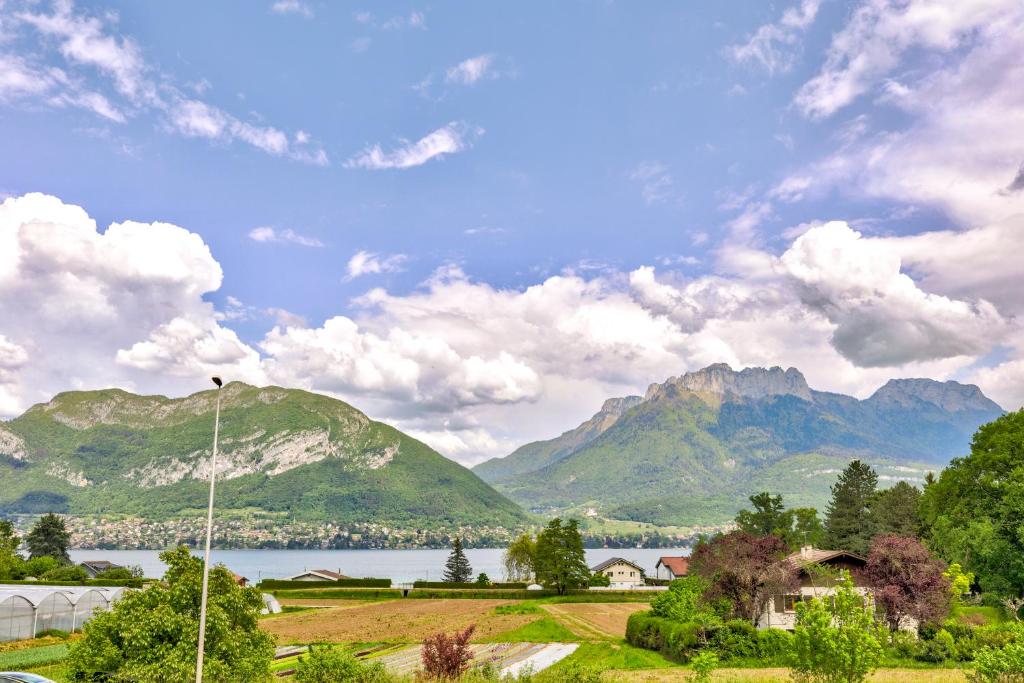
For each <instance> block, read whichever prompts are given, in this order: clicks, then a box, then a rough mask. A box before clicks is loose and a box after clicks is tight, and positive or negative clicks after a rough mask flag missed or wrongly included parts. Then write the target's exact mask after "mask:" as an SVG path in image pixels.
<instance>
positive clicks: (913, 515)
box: [869, 481, 921, 536]
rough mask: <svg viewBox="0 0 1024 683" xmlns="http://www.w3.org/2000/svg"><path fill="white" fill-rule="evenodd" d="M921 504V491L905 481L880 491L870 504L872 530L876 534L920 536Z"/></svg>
mask: <svg viewBox="0 0 1024 683" xmlns="http://www.w3.org/2000/svg"><path fill="white" fill-rule="evenodd" d="M920 502H921V490H920V489H919V488H917V487H916V486H911V485H910V484H908V483H907V482H905V481H901V482H898V483H897V484H896V485H895V486H893V487H892V488H888V489H882V490H881V491H878V492H877V493H875V495H874V498H872V499H871V502H870V503H869V507H870V508H871V526H872V529H873V530H874V532H875V533H876V534H895V535H897V536H920V534H921V518H920V516H919V515H918V511H917V508H918V505H919V504H920Z"/></svg>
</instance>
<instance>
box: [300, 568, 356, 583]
mask: <svg viewBox="0 0 1024 683" xmlns="http://www.w3.org/2000/svg"><path fill="white" fill-rule="evenodd" d="M347 578H349V577H347V576H345V575H344V574H340V573H338V572H332V571H331V570H329V569H310V570H309V571H304V572H302V573H301V574H296V575H295V576H289V577H288V580H289V581H337V580H339V579H347Z"/></svg>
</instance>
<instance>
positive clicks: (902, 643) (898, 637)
mask: <svg viewBox="0 0 1024 683" xmlns="http://www.w3.org/2000/svg"><path fill="white" fill-rule="evenodd" d="M889 647H890V648H891V650H892V653H893V654H894V655H895V656H896V657H898V658H900V659H913V658H914V657H916V656H917V651H918V647H919V643H918V639H917V636H915V635H914V634H913V633H910V632H909V631H897V632H896V633H893V634H892V635H891V636H890V641H889Z"/></svg>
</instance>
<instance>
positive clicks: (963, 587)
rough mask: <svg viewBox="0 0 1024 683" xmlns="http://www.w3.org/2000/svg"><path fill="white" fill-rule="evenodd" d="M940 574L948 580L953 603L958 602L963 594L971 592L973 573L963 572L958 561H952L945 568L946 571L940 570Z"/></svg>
mask: <svg viewBox="0 0 1024 683" xmlns="http://www.w3.org/2000/svg"><path fill="white" fill-rule="evenodd" d="M942 575H943V576H945V577H946V580H947V581H949V594H950V598H951V599H952V601H953V603H954V604H960V601H961V600H962V599H963V596H965V595H967V594H968V593H970V592H971V586H972V585H974V574H973V573H972V572H965V571H964V568H963V567H961V566H960V564H959V563H958V562H954V563H952V564H951V565H949V567H947V568H946V571H944V572H942Z"/></svg>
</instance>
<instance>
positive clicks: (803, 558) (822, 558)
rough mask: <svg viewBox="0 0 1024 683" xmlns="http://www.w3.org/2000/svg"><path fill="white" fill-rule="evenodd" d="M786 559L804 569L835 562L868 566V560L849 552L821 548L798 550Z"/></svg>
mask: <svg viewBox="0 0 1024 683" xmlns="http://www.w3.org/2000/svg"><path fill="white" fill-rule="evenodd" d="M786 559H787V560H789V561H790V562H791V563H793V564H794V565H796V566H797V567H798V568H800V569H802V568H804V567H806V566H808V565H811V564H827V563H829V562H834V561H835V560H841V559H846V560H852V561H853V562H854V563H855V564H861V565H863V564H867V558H865V557H861V556H860V555H858V554H856V553H851V552H849V551H847V550H822V549H820V548H807V549H803V548H801V549H800V550H797V551H796V552H795V553H792V554H790V555H787V556H786Z"/></svg>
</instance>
